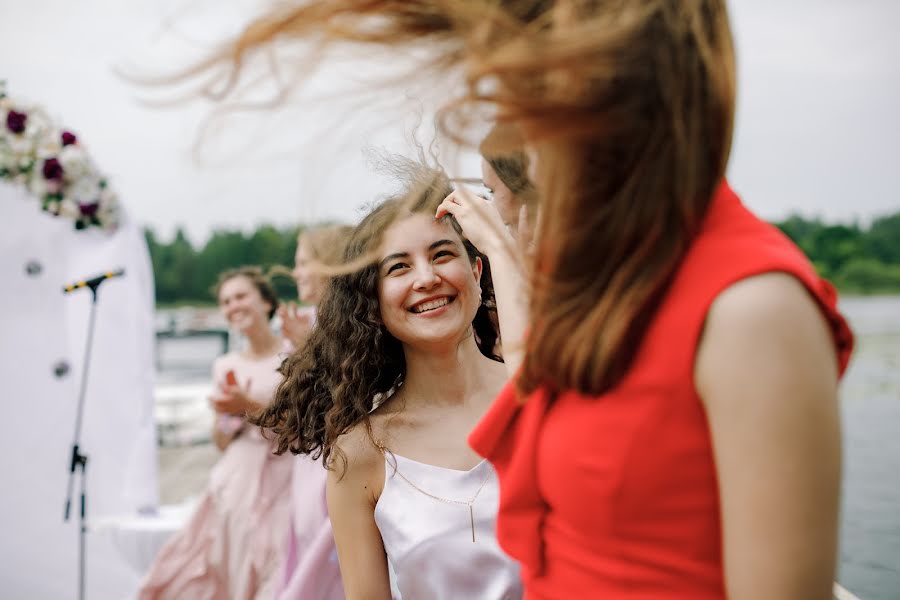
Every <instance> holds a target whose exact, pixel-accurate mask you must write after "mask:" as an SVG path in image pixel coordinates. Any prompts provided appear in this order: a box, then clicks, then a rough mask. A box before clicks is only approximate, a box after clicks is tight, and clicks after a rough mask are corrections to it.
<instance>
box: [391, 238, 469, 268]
mask: <svg viewBox="0 0 900 600" xmlns="http://www.w3.org/2000/svg"><path fill="white" fill-rule="evenodd" d="M441 246H454V247H456V248H458V247H459V244H457V243H456V242H454V241H453V240H438V241H436V242H434V243H433V244H431V245H430V246H428V251H429V252H431V251H432V250H434V249H435V248H439V247H441ZM398 258H409V253H408V252H395V253H394V254H388V255H387V256H385V257H384V258H383V259H381V262H380V263H378V268H379V269H381V268H383V267H384V266H385V265H386V264H387V263H389V262H391V261H392V260H396V259H398Z"/></svg>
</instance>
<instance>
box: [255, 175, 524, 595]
mask: <svg viewBox="0 0 900 600" xmlns="http://www.w3.org/2000/svg"><path fill="white" fill-rule="evenodd" d="M421 177H422V178H423V180H422V181H423V182H424V183H423V185H418V186H413V191H412V192H411V194H410V196H409V197H398V198H394V199H392V200H388V201H386V202H384V203H382V204H381V205H379V206H378V207H377V208H375V209H374V210H373V211H372V212H370V213H369V214H368V215H367V216H366V217H365V218H364V219H363V221H362V222H361V223H360V225H359V226H358V227H357V228H356V230H355V231H354V233H353V235H352V237H351V240H350V243H349V246H348V250H347V254H346V256H345V258H346V259H347V261H348V262H352V261H355V260H357V259H360V258H361V257H366V266H365V267H363V268H362V269H360V270H359V271H357V272H354V273H351V274H348V275H342V276H338V277H335V278H334V279H333V280H332V282H331V285H330V287H329V289H328V290H327V291H326V294H325V297H324V300H323V302H322V304H321V306H320V312H319V322H318V326H317V328H316V329H315V330H314V331H313V334H312V336H311V338H310V341H309V343H308V345H307V347H306V348H305V349H304V350H303V351H302V352H299V353H297V354H295V355H294V356H292V357H291V358H290V359H289V360H288V361H287V362H286V363H285V365H284V367H283V371H284V373H285V375H286V379H285V382H284V383H283V384H282V385H281V386H280V387H279V390H278V393H277V395H276V397H277V399H276V402H275V403H274V404H273V405H272V406H271V407H270V408H269V410H268V411H267V412H266V413H265V414H263V416H262V418H261V419H260V422H261V423H263V424H265V425H266V426H268V427H271V428H272V429H273V431H274V432H275V433H276V434H277V436H278V439H277V442H278V445H279V450H281V451H285V450H291V451H293V452H301V453H311V454H313V455H318V454H323V455H324V457H325V460H326V462H327V464H328V466H329V467H330V469H331V470H330V472H329V475H328V507H329V513H330V516H331V520H332V526H333V529H334V536H335V542H336V544H337V548H338V556H339V558H340V564H341V573H342V577H343V581H344V589H345V592H346V594H347V597H348V598H381V599H385V600H387V599H389V598H390V597H391V587H392V586H391V577H390V575H389V573H390V572H391V571H393V573H395V575H396V578H395V579H394V581H393V584H394V588H395V589H396V590H397V591H399V593H400V594H401V595H402V596H403V597H404V598H435V599H441V598H461V597H465V598H484V599H485V600H486V599H488V598H500V597H504V598H516V597H519V596H520V594H521V589H520V583H519V577H518V570H517V568H516V567H515V565H514V563H512V561H510V559H509V558H508V557H506V556H505V555H504V554H503V552H502V551H500V549H499V547H498V546H497V541H496V538H495V536H494V522H495V517H496V510H497V502H498V496H497V480H496V478H495V475H494V472H493V469H492V468H491V466H490V465H489V463H487V462H485V461H482V460H480V459H479V457H478V456H477V455H476V454H475V453H474V452H473V451H472V450H471V449H470V448H469V447H468V445H467V443H466V436H467V434H468V432H469V431H470V430H471V428H472V427H474V426H475V424H476V423H477V422H478V420H479V419H480V418H481V416H482V415H483V414H484V411H485V410H486V409H487V407H488V405H489V404H490V403H491V401H492V399H493V396H494V395H495V394H496V393H497V391H498V390H499V389H500V387H501V386H502V385H503V383H504V381H505V380H506V372H505V369H504V366H503V365H502V364H501V363H500V362H498V361H497V360H496V357H494V356H493V355H492V352H493V348H494V345H495V341H496V335H497V334H496V331H495V330H494V328H493V325H492V320H491V318H490V317H489V315H488V312H489V311H490V310H492V309H491V306H492V291H491V285H490V279H489V276H488V272H487V271H488V268H487V264H486V263H485V262H484V259H483V258H482V257H481V256H480V255H479V254H478V253H477V251H476V250H475V249H474V247H473V246H472V245H471V244H469V243H468V242H467V241H466V240H465V239H464V238H463V237H462V236H461V235H460V233H459V227H458V225H456V224H455V222H454V221H453V219H452V217H447V218H444V219H440V220H435V218H434V214H435V210H436V209H437V206H438V205H439V204H440V202H441V200H443V198H444V197H445V196H446V195H447V194H448V193H449V191H450V189H449V186H448V184H447V180H446V178H445V177H444V176H443V175H442V174H440V173H435V172H431V171H423V172H422V174H421ZM451 557H452V558H451ZM389 565H390V567H389Z"/></svg>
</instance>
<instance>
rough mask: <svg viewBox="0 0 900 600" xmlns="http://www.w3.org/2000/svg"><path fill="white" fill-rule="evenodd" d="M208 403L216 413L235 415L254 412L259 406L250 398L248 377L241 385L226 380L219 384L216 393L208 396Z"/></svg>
mask: <svg viewBox="0 0 900 600" xmlns="http://www.w3.org/2000/svg"><path fill="white" fill-rule="evenodd" d="M209 403H210V405H211V406H212V408H213V410H215V411H216V412H217V413H220V414H226V415H237V416H244V415H246V414H247V413H252V412H255V411H256V410H258V409H259V408H260V407H261V405H260V404H258V403H256V402H254V401H253V400H252V399H251V398H250V379H247V383H246V384H245V385H244V386H243V387H241V386H240V385H239V384H230V383H227V382H226V383H221V384H219V391H218V393H217V394H215V395H213V396H210V398H209Z"/></svg>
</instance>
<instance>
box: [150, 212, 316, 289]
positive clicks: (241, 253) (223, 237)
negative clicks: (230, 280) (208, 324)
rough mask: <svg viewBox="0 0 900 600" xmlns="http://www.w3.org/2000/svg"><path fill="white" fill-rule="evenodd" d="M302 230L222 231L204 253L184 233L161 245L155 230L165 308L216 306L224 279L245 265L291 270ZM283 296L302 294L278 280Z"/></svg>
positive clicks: (153, 251) (156, 268)
mask: <svg viewBox="0 0 900 600" xmlns="http://www.w3.org/2000/svg"><path fill="white" fill-rule="evenodd" d="M298 232H299V229H298V228H296V227H288V228H284V229H277V228H275V227H272V226H270V225H264V226H262V227H259V228H258V229H256V231H254V232H253V233H252V234H250V235H246V234H244V233H242V232H240V231H229V230H217V231H215V232H213V234H212V236H210V238H209V240H207V242H206V244H204V245H203V247H201V248H198V249H195V248H194V247H193V246H192V245H191V243H190V240H188V239H187V236H186V235H185V233H184V231H183V230H182V229H181V228H179V229H178V230H177V231H176V233H175V237H174V239H173V240H172V241H171V242H169V243H164V242H160V241H159V240H158V239H157V237H156V234H155V233H154V232H153V230H151V229H146V230H145V231H144V235H145V238H146V240H147V246H148V247H149V249H150V259H151V261H152V263H153V273H154V277H155V279H156V301H157V303H161V304H181V303H198V304H209V303H210V302H214V300H215V299H214V298H213V296H212V288H213V286H214V285H215V283H216V280H217V279H218V277H219V273H221V272H222V271H225V270H226V269H233V268H235V267H240V266H244V265H258V266H260V267H262V268H263V269H264V270H265V271H267V272H268V271H269V270H270V269H271V268H272V267H274V266H277V265H281V266H284V267H288V268H290V267H291V266H292V265H293V263H294V253H295V252H296V250H297V233H298ZM273 280H274V283H275V287H276V290H277V291H278V294H279V296H281V297H282V298H285V299H294V298H295V297H296V295H297V290H296V287H295V285H294V282H293V281H292V280H291V279H290V278H287V277H274V278H273Z"/></svg>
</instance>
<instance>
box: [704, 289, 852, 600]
mask: <svg viewBox="0 0 900 600" xmlns="http://www.w3.org/2000/svg"><path fill="white" fill-rule="evenodd" d="M695 381H696V384H697V389H698V391H699V393H700V395H701V397H702V399H703V402H704V404H705V406H706V410H707V415H708V418H709V424H710V429H711V432H712V441H713V448H714V452H715V460H716V468H717V473H718V478H719V491H720V497H721V507H722V529H723V536H724V561H725V582H726V588H727V592H728V597H729V598H731V599H733V600H744V599H749V598H766V599H767V600H782V599H783V600H803V599H810V600H813V599H815V600H826V599H830V598H831V588H832V581H833V579H834V573H835V561H836V555H837V528H838V512H839V496H840V480H841V441H840V423H839V411H838V402H837V360H836V357H835V350H834V342H833V339H832V337H831V334H830V332H829V331H828V327H827V325H826V323H825V320H824V318H823V316H822V315H821V313H820V311H819V309H818V307H817V306H816V304H815V302H814V301H813V300H812V298H811V297H810V296H809V294H808V293H807V292H806V290H805V289H804V288H803V287H802V285H801V284H800V283H799V282H797V281H796V280H795V279H794V278H792V277H790V276H788V275H784V274H766V275H760V276H757V277H753V278H750V279H747V280H745V281H742V282H739V283H737V284H735V285H734V286H732V287H731V288H729V289H728V290H726V291H725V292H723V293H722V294H721V295H720V297H719V298H718V299H717V300H716V301H715V303H714V304H713V306H712V308H711V310H710V313H709V316H708V319H707V323H706V329H705V331H704V334H703V339H702V340H701V344H700V348H699V349H698V353H697V362H696V364H695Z"/></svg>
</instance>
